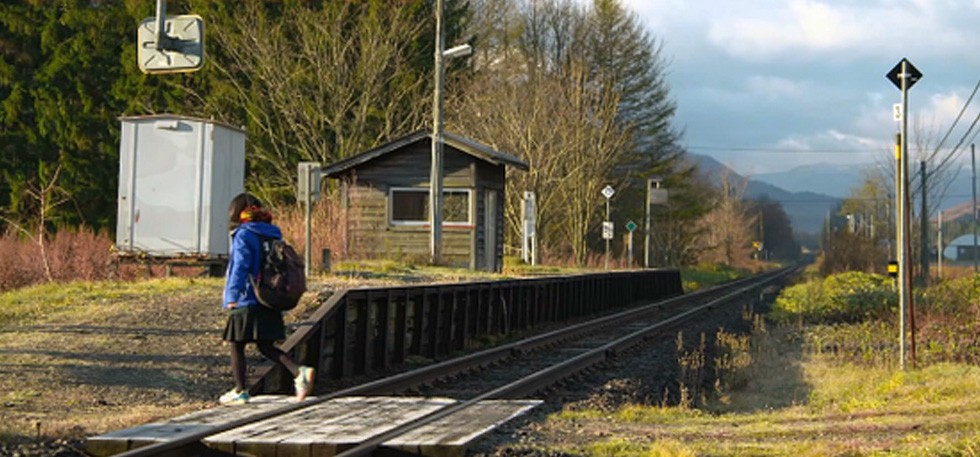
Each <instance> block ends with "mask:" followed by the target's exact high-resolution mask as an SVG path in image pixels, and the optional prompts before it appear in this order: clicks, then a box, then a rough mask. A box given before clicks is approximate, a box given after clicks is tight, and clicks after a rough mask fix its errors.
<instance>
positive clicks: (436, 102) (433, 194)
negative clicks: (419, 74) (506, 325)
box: [429, 0, 473, 264]
mask: <svg viewBox="0 0 980 457" xmlns="http://www.w3.org/2000/svg"><path fill="white" fill-rule="evenodd" d="M445 39H446V37H445V32H444V30H443V27H442V0H436V50H435V77H436V82H435V91H434V94H433V103H432V118H433V122H432V168H431V170H430V171H429V227H430V232H429V253H430V255H431V257H432V259H431V260H432V263H433V264H438V263H439V262H440V261H441V260H442V86H443V77H444V73H445V65H444V64H443V59H444V58H453V57H461V56H466V55H469V54H470V53H472V52H473V48H472V47H471V46H470V45H468V44H463V45H459V46H455V47H452V48H449V49H443V46H444V45H443V42H444V41H445Z"/></svg>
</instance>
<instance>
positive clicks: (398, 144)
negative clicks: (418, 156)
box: [321, 131, 530, 178]
mask: <svg viewBox="0 0 980 457" xmlns="http://www.w3.org/2000/svg"><path fill="white" fill-rule="evenodd" d="M429 138H432V135H431V133H430V132H428V131H418V132H415V133H412V134H410V135H407V136H403V137H401V138H398V139H395V140H393V141H390V142H388V143H385V144H383V145H381V146H378V147H376V148H374V149H371V150H369V151H366V152H363V153H360V154H358V155H355V156H351V157H348V158H346V159H344V160H341V161H338V162H334V163H332V164H330V165H328V166H326V167H323V169H322V170H321V174H322V176H324V177H328V178H330V177H335V176H337V175H340V174H343V173H344V172H346V171H347V170H350V169H352V168H356V167H358V166H360V165H362V164H365V163H367V162H370V161H372V160H374V159H377V158H379V157H381V156H383V155H385V154H389V153H392V152H395V151H398V150H400V149H402V148H404V147H406V146H408V145H410V144H413V143H416V142H419V141H423V140H426V139H429ZM442 144H444V145H449V146H452V147H453V148H456V149H458V150H459V151H462V152H464V153H466V154H469V155H471V156H473V157H476V158H478V159H480V160H483V161H485V162H490V163H492V164H494V165H510V166H512V167H515V168H518V169H521V170H528V169H529V168H530V167H528V165H527V162H524V161H523V160H521V159H519V158H517V157H516V156H514V155H511V154H508V153H506V152H502V151H497V150H496V149H493V148H491V147H490V146H487V145H485V144H482V143H478V142H476V141H474V140H471V139H469V138H465V137H463V136H460V135H456V134H454V133H450V132H443V134H442Z"/></svg>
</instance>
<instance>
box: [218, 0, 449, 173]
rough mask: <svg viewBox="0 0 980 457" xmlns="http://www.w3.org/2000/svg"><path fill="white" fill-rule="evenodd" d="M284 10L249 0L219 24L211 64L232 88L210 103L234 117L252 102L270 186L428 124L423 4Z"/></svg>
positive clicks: (256, 145) (255, 153)
mask: <svg viewBox="0 0 980 457" xmlns="http://www.w3.org/2000/svg"><path fill="white" fill-rule="evenodd" d="M278 10H279V11H276V12H274V13H273V12H271V10H270V8H269V7H268V6H267V5H266V3H265V2H262V1H260V0H246V1H243V2H242V3H241V4H240V5H239V6H238V10H237V11H236V13H235V14H233V15H231V16H230V17H229V18H228V21H226V22H218V23H217V24H215V25H214V26H213V27H212V28H211V29H210V30H209V34H210V36H211V37H214V38H213V39H214V40H215V41H216V42H218V45H219V48H220V52H218V53H217V55H215V56H214V57H213V58H212V60H211V63H210V65H212V66H214V67H215V69H216V71H218V72H219V73H220V74H221V75H223V80H224V81H225V82H226V83H227V85H228V89H230V90H229V92H230V94H224V95H226V97H225V98H222V97H210V98H209V100H212V102H211V103H212V106H210V107H208V110H209V111H211V112H218V113H220V114H221V115H223V116H226V117H228V118H231V119H234V118H236V117H239V116H241V114H239V112H238V111H237V110H240V109H241V110H244V119H242V121H243V122H244V123H245V124H246V125H247V127H248V128H249V131H250V137H249V138H250V143H251V145H252V146H251V147H252V151H251V152H252V154H251V161H250V164H251V165H252V167H253V169H258V170H261V171H262V180H261V182H262V184H263V185H264V186H265V187H266V188H267V189H268V190H270V191H274V190H275V189H277V188H278V189H282V188H286V189H291V187H292V183H293V181H294V179H295V173H296V171H295V168H294V167H295V164H296V162H298V161H301V160H316V161H321V162H325V163H329V162H333V161H335V160H338V159H341V158H344V157H347V156H350V155H353V154H356V153H359V152H362V151H363V150H365V149H367V148H370V147H373V146H375V145H377V144H379V143H381V142H383V141H387V140H389V139H390V138H391V137H392V136H394V135H397V134H402V133H405V132H407V131H410V130H413V129H416V128H419V127H421V126H422V125H423V122H424V119H425V117H424V115H425V113H427V112H428V106H427V105H426V104H423V103H417V101H419V100H427V99H428V97H429V93H428V92H427V82H428V81H429V79H430V78H429V76H428V74H426V73H420V72H419V71H418V70H419V68H418V66H417V65H413V62H412V59H413V57H414V56H415V55H416V54H417V53H418V51H417V50H416V49H415V46H416V44H417V42H418V40H420V37H422V36H423V34H424V33H426V31H427V27H428V24H427V23H425V22H423V21H419V20H418V18H417V12H416V11H415V10H414V9H413V8H407V7H401V6H399V5H392V4H387V3H386V2H380V1H371V2H323V3H322V4H320V5H319V6H311V5H307V4H305V3H302V2H301V3H299V4H293V3H287V4H285V5H283V6H282V7H281V8H278ZM273 15H275V17H273ZM424 54H428V53H424ZM228 97H230V98H231V100H230V102H229V100H228Z"/></svg>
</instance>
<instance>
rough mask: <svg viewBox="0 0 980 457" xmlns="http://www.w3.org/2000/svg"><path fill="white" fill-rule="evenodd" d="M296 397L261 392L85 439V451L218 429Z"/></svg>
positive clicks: (98, 452) (103, 452)
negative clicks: (240, 400)
mask: <svg viewBox="0 0 980 457" xmlns="http://www.w3.org/2000/svg"><path fill="white" fill-rule="evenodd" d="M294 401H295V400H294V397H293V396H286V395H259V396H255V397H252V400H251V401H250V402H249V403H247V404H244V405H223V406H217V407H215V408H209V409H204V410H200V411H195V412H192V413H188V414H185V415H183V416H179V417H175V418H173V419H171V420H169V421H165V422H153V423H149V424H144V425H139V426H136V427H132V428H127V429H123V430H116V431H113V432H109V433H105V434H102V435H98V436H93V437H89V438H87V439H86V440H85V450H86V452H88V453H89V454H91V455H94V456H108V455H113V454H118V453H121V452H125V451H128V450H130V449H136V448H139V447H143V446H147V445H150V444H155V443H160V442H165V441H175V440H178V439H181V438H183V437H185V436H188V435H193V434H195V433H199V432H203V431H206V430H212V429H216V428H218V427H219V426H221V425H224V424H226V423H229V422H232V421H235V420H239V419H243V418H247V417H254V416H256V415H259V414H263V413H265V412H267V411H269V410H272V409H275V408H279V407H282V406H284V405H286V404H288V403H292V402H294Z"/></svg>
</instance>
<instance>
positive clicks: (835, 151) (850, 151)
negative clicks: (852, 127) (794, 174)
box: [684, 146, 888, 154]
mask: <svg viewBox="0 0 980 457" xmlns="http://www.w3.org/2000/svg"><path fill="white" fill-rule="evenodd" d="M684 149H688V150H694V151H728V152H772V153H779V154H854V153H860V154H864V153H881V152H888V148H887V147H882V148H881V149H810V150H806V151H801V150H799V149H773V148H749V147H728V146H684Z"/></svg>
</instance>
